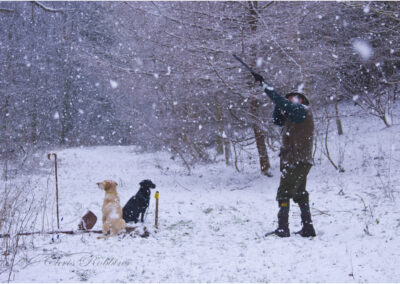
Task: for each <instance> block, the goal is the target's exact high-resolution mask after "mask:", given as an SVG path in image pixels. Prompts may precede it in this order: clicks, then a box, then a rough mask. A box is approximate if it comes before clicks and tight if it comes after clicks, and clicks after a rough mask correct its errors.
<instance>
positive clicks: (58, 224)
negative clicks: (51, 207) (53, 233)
mask: <svg viewBox="0 0 400 284" xmlns="http://www.w3.org/2000/svg"><path fill="white" fill-rule="evenodd" d="M51 155H53V156H54V169H55V170H54V173H55V176H56V206H57V229H60V215H59V213H58V177H57V154H56V153H51V154H50V153H49V154H47V159H49V160H51V159H50V157H51Z"/></svg>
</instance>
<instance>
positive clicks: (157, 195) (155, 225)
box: [154, 191, 160, 229]
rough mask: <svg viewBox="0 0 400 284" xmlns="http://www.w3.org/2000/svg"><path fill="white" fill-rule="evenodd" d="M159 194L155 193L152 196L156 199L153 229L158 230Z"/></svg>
mask: <svg viewBox="0 0 400 284" xmlns="http://www.w3.org/2000/svg"><path fill="white" fill-rule="evenodd" d="M159 196H160V194H159V193H158V191H156V195H155V196H154V198H155V199H156V222H155V224H154V227H156V228H157V229H158V198H159Z"/></svg>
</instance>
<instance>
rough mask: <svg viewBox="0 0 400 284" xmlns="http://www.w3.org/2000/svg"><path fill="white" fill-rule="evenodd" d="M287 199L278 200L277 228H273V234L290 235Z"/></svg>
mask: <svg viewBox="0 0 400 284" xmlns="http://www.w3.org/2000/svg"><path fill="white" fill-rule="evenodd" d="M289 209H290V203H289V201H280V202H279V212H278V229H276V230H275V235H277V236H278V237H281V238H287V237H290V230H289Z"/></svg>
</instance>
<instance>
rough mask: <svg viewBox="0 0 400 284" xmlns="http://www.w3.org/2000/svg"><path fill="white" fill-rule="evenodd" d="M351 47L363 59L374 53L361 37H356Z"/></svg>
mask: <svg viewBox="0 0 400 284" xmlns="http://www.w3.org/2000/svg"><path fill="white" fill-rule="evenodd" d="M353 48H354V49H355V50H356V51H357V52H358V54H359V55H360V56H361V57H362V59H363V60H368V59H369V58H370V57H371V56H372V55H373V53H374V51H373V49H372V47H371V45H370V44H369V43H368V42H367V41H365V40H361V39H357V40H355V41H354V42H353Z"/></svg>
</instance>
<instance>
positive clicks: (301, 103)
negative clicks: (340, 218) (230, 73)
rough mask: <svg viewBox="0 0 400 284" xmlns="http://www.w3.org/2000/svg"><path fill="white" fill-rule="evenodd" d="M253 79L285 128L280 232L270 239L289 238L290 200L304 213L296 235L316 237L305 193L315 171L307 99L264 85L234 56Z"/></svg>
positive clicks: (310, 113)
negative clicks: (271, 104)
mask: <svg viewBox="0 0 400 284" xmlns="http://www.w3.org/2000/svg"><path fill="white" fill-rule="evenodd" d="M233 56H234V57H235V58H236V59H237V60H238V61H239V62H240V63H242V64H243V65H244V66H245V67H246V68H247V69H248V70H249V71H250V72H251V74H252V75H253V76H254V79H255V80H256V82H259V83H260V85H261V86H262V87H263V89H264V92H265V93H266V94H267V95H268V97H269V98H270V99H271V100H272V101H273V102H274V104H275V109H274V113H273V122H274V124H276V125H278V126H282V127H283V129H282V147H281V151H280V154H279V156H280V170H281V180H280V184H279V188H278V192H277V195H276V200H277V201H278V205H279V212H278V228H277V229H276V230H275V231H272V232H270V233H267V234H266V236H267V235H273V234H275V235H277V236H279V237H290V230H289V208H290V199H293V201H294V202H295V203H298V204H299V206H300V210H301V221H302V224H303V228H302V229H301V230H300V231H299V232H297V233H296V234H299V235H301V236H302V237H314V236H315V230H314V226H313V223H312V221H311V213H310V205H309V194H308V192H307V190H306V182H307V175H308V173H309V171H310V169H311V167H312V164H313V158H312V149H313V136H314V120H313V115H312V112H311V108H310V103H309V101H308V99H307V97H306V96H305V95H304V94H302V93H299V92H291V93H289V94H287V95H285V97H282V96H281V95H279V94H278V93H277V92H276V91H275V90H274V88H272V87H271V86H269V85H268V84H267V83H265V81H264V78H263V77H262V76H261V75H260V74H258V73H255V72H254V71H253V70H252V69H251V68H250V67H249V66H247V65H246V64H245V63H244V62H243V61H242V60H241V59H240V58H238V57H237V56H236V55H233Z"/></svg>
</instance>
